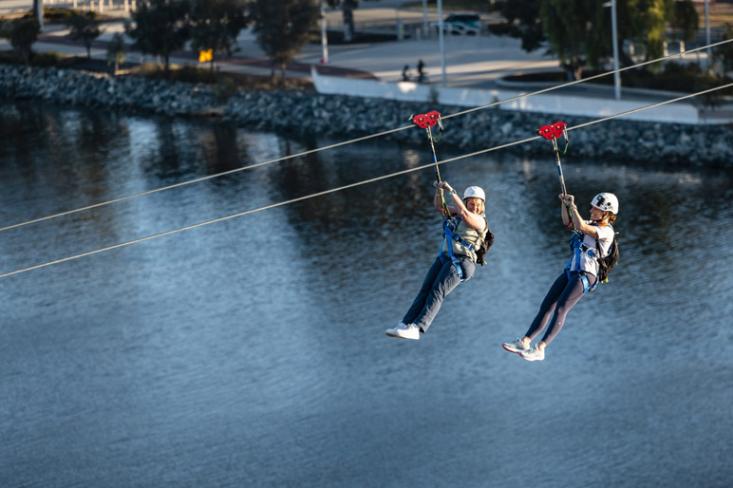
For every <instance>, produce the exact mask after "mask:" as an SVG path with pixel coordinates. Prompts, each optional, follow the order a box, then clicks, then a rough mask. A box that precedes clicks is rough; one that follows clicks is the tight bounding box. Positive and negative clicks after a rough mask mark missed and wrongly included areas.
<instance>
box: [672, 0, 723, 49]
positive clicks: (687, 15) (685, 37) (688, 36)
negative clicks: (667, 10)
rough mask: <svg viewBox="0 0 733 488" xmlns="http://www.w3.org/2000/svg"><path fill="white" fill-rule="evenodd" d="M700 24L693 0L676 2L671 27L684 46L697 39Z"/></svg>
mask: <svg viewBox="0 0 733 488" xmlns="http://www.w3.org/2000/svg"><path fill="white" fill-rule="evenodd" d="M699 24H700V16H699V15H698V14H697V9H695V4H693V3H692V0H679V1H676V2H674V5H673V9H672V20H671V22H670V25H671V27H672V28H673V29H675V30H676V31H677V32H678V33H679V36H680V41H681V43H682V46H684V43H685V42H690V41H692V40H693V39H694V38H695V35H696V34H697V29H698V25H699ZM726 39H727V38H726Z"/></svg>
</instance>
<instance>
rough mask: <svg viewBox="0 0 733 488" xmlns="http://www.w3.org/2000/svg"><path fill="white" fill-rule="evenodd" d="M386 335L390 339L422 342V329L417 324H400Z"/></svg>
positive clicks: (387, 331) (386, 331) (388, 330)
mask: <svg viewBox="0 0 733 488" xmlns="http://www.w3.org/2000/svg"><path fill="white" fill-rule="evenodd" d="M384 333H385V334H387V335H388V336H390V337H399V338H400V339H412V340H414V341H419V340H420V328H419V327H418V326H417V325H415V324H405V323H403V322H400V323H399V324H397V326H396V327H394V328H393V329H387V330H385V331H384Z"/></svg>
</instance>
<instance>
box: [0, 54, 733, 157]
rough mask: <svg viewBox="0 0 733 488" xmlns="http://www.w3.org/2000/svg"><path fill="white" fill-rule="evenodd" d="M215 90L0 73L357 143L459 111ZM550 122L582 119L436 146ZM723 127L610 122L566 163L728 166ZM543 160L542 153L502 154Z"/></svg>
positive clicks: (461, 121) (488, 126) (25, 85)
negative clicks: (418, 118) (413, 117)
mask: <svg viewBox="0 0 733 488" xmlns="http://www.w3.org/2000/svg"><path fill="white" fill-rule="evenodd" d="M218 92H219V90H218V88H217V87H216V86H212V85H202V84H197V85H194V84H188V83H179V82H167V81H161V80H152V79H146V78H142V77H134V76H125V77H118V78H114V77H111V76H108V75H105V74H99V73H91V72H84V71H76V70H62V69H57V68H35V67H19V66H15V65H0V99H10V100H12V99H28V98H31V99H43V100H48V101H51V102H53V103H58V104H64V105H74V106H86V107H93V108H109V109H112V110H125V111H136V112H139V111H142V112H146V113H154V114H160V115H167V116H187V117H190V116H194V117H200V116H212V115H213V116H217V117H222V118H223V119H225V120H229V121H232V122H234V123H236V124H237V125H240V126H242V127H246V128H250V129H257V130H267V131H276V132H285V133H290V134H299V135H328V136H338V137H339V138H343V139H346V138H350V137H357V136H362V135H367V134H372V133H376V132H381V131H385V130H389V129H392V128H396V127H400V126H403V125H405V124H407V123H408V120H407V119H408V117H409V116H410V114H412V113H418V112H425V111H427V110H431V109H436V110H439V111H441V112H442V113H443V114H451V113H455V112H458V111H461V110H463V109H462V108H460V107H451V106H442V105H435V106H426V105H425V104H422V103H409V102H397V101H392V100H381V99H371V98H358V97H345V96H333V95H319V94H317V93H313V92H306V91H271V92H270V91H268V92H265V91H242V90H239V91H237V92H236V93H235V94H233V95H232V96H229V97H226V98H225V97H224V96H223V95H221V94H220V93H218ZM557 119H562V120H565V121H566V122H567V123H568V124H569V125H570V126H573V125H576V124H580V123H583V122H587V121H588V120H590V119H586V118H580V117H568V116H559V115H558V116H555V117H553V116H549V115H547V114H531V113H525V112H513V111H507V110H499V109H487V110H479V111H476V112H473V113H471V114H467V115H465V116H461V117H455V118H451V119H448V120H446V121H445V126H446V130H445V132H444V133H443V136H442V139H443V140H442V144H443V145H450V146H453V147H455V148H459V149H462V150H466V151H475V150H480V149H484V148H487V147H491V146H495V145H500V144H506V143H508V142H511V141H514V140H519V139H524V138H526V137H530V136H532V135H533V134H535V131H536V129H537V127H538V126H539V125H542V124H543V123H547V122H552V121H554V120H557ZM731 135H732V131H731V128H730V126H728V125H710V126H702V125H701V126H694V125H682V124H661V123H653V122H637V121H628V120H624V121H621V120H612V121H608V122H605V123H603V124H598V125H596V126H591V127H588V128H584V129H581V130H577V131H573V132H572V134H571V139H572V141H573V144H572V148H573V149H572V154H573V156H574V157H575V156H577V157H584V158H610V159H615V160H628V161H640V162H645V161H646V162H648V161H655V162H659V163H662V164H680V165H689V164H693V165H712V166H731V165H733V142H731ZM387 137H389V138H391V139H392V140H399V141H407V142H413V143H418V144H419V143H422V142H424V134H422V131H419V130H403V131H399V132H395V133H392V134H389V135H388V136H387ZM507 150H508V151H513V152H515V153H517V152H519V153H523V154H547V143H546V142H544V141H541V142H532V143H528V144H523V145H520V146H515V147H512V148H509V149H507Z"/></svg>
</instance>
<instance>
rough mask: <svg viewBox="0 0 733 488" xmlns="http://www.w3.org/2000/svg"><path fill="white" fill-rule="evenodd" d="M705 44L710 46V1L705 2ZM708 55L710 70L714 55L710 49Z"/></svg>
mask: <svg viewBox="0 0 733 488" xmlns="http://www.w3.org/2000/svg"><path fill="white" fill-rule="evenodd" d="M705 44H707V45H710V2H709V1H708V0H705ZM707 53H708V68H710V64H711V63H712V62H713V53H712V50H711V49H710V48H709V47H708V48H707Z"/></svg>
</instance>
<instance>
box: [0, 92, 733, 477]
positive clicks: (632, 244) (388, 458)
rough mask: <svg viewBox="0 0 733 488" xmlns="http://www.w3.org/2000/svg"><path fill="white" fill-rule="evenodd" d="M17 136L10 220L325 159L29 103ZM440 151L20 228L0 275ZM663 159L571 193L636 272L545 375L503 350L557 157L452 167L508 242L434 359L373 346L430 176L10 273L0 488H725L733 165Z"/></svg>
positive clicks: (553, 210)
mask: <svg viewBox="0 0 733 488" xmlns="http://www.w3.org/2000/svg"><path fill="white" fill-rule="evenodd" d="M518 136H524V135H523V134H522V135H518ZM0 137H1V140H2V143H0V182H1V185H2V192H0V224H1V225H3V226H4V225H9V224H12V223H16V222H21V221H24V220H27V219H31V218H35V217H39V216H43V215H47V214H50V213H54V212H57V211H62V210H68V209H72V208H76V207H79V206H83V205H87V204H90V203H95V202H98V201H102V200H106V199H110V198H115V197H118V196H124V195H128V194H131V193H135V192H139V191H143V190H146V189H150V188H156V187H159V186H162V185H165V184H171V183H175V182H179V181H183V180H187V179H191V178H194V177H197V176H204V175H207V174H213V173H217V172H220V171H224V170H227V169H232V168H236V167H238V166H240V165H242V164H244V163H245V162H253V161H262V160H266V159H269V158H273V157H278V156H281V155H284V154H287V153H292V152H296V151H300V150H303V149H306V148H311V147H315V146H316V145H319V144H323V143H326V142H329V141H325V140H313V141H303V140H295V139H288V138H287V137H283V136H280V135H275V134H269V133H252V132H248V131H245V130H241V129H237V128H235V127H232V126H229V125H226V124H216V123H204V122H191V121H181V120H169V119H156V118H150V117H139V116H122V115H114V114H106V113H101V112H83V111H77V110H68V109H54V108H49V107H43V106H42V105H40V104H28V103H17V104H0ZM446 137H450V133H449V132H448V134H447V135H446ZM443 155H444V156H450V155H452V154H451V153H449V152H443ZM428 158H429V155H428V153H427V152H426V151H425V150H424V149H423V148H414V147H405V146H400V145H398V144H396V143H389V142H383V141H382V142H372V143H368V144H360V145H353V146H347V147H344V148H341V149H337V150H332V151H329V152H324V153H319V154H317V155H312V156H309V157H305V158H300V159H296V160H293V161H289V162H284V163H280V164H277V165H271V166H267V167H264V168H259V169H255V170H252V171H245V172H241V173H237V174H234V175H231V176H227V177H223V178H217V179H214V180H210V181H208V182H205V183H200V184H197V185H192V186H189V187H185V188H180V189H177V190H173V191H169V192H164V193H158V194H155V195H151V196H149V197H146V198H141V199H137V200H134V201H130V202H123V203H119V204H116V205H112V206H109V207H105V208H103V209H97V210H94V211H89V212H85V213H82V214H77V215H74V216H68V217H65V218H60V219H58V220H54V221H48V222H43V223H38V224H35V225H30V226H27V227H23V228H21V229H17V230H11V231H7V232H4V233H2V234H0V266H1V269H0V271H2V272H6V271H11V270H14V269H19V268H23V267H26V266H31V265H34V264H37V263H42V262H46V261H50V260H53V259H58V258H61V257H64V256H68V255H72V254H77V253H81V252H85V251H89V250H92V249H96V248H100V247H104V246H108V245H112V244H116V243H119V242H123V241H127V240H131V239H135V238H138V237H142V236H145V235H149V234H153V233H156V232H161V231H165V230H169V229H174V228H177V227H182V226H186V225H190V224H194V223H196V222H200V221H204V220H207V219H211V218H215V217H220V216H224V215H229V214H234V213H237V212H240V211H243V210H247V209H251V208H256V207H259V206H263V205H267V204H270V203H274V202H279V201H283V200H286V199H290V198H295V197H298V196H301V195H305V194H308V193H312V192H316V191H320V190H324V189H328V188H332V187H336V186H339V185H344V184H348V183H351V182H354V181H358V180H362V179H366V178H370V177H374V176H378V175H381V174H385V173H388V172H392V171H397V170H400V169H404V168H407V167H414V166H415V165H418V164H421V163H423V162H427V161H428V160H429V159H428ZM662 163H663V161H659V162H649V164H648V165H633V166H627V165H624V164H623V163H622V162H606V161H575V160H572V158H569V160H568V161H567V163H566V165H565V171H566V178H567V183H568V186H569V188H570V190H571V191H573V192H575V193H576V195H577V196H578V199H579V200H580V201H582V202H585V201H587V200H589V199H590V197H591V196H592V195H593V194H595V193H596V192H598V191H601V190H607V191H614V192H616V193H617V194H618V195H619V197H620V199H621V209H622V210H621V216H620V219H619V222H618V225H617V230H618V231H619V232H621V238H620V239H621V244H622V261H621V263H620V265H619V267H618V268H617V270H616V271H614V273H613V275H612V279H611V283H610V284H609V285H608V286H605V287H603V288H602V289H601V290H600V291H598V292H596V293H594V294H593V295H592V296H591V297H586V298H585V299H584V300H583V301H582V302H581V303H580V304H579V305H578V306H577V307H576V308H575V309H574V310H573V311H572V312H571V314H570V316H569V318H568V321H567V323H566V327H565V329H564V330H563V332H562V333H561V334H560V335H559V336H558V338H557V340H556V341H555V342H554V343H553V345H552V347H551V349H549V350H548V351H549V352H548V357H547V360H546V361H544V362H542V363H527V362H524V361H521V360H520V359H518V358H517V357H516V356H514V355H510V354H507V353H505V352H503V351H502V350H501V349H500V347H499V343H500V342H501V341H504V340H508V339H513V338H514V337H516V336H518V335H521V334H522V333H523V332H524V331H525V330H526V328H527V326H528V324H529V322H530V321H531V319H532V317H533V315H534V313H535V311H536V308H537V306H538V305H539V303H540V301H541V299H542V297H543V296H544V293H545V291H546V289H547V287H549V285H550V283H551V282H552V280H553V279H554V277H555V276H556V275H557V274H558V273H559V272H560V270H561V267H562V263H563V261H564V259H565V257H566V255H567V254H568V249H567V245H566V237H567V236H566V234H565V232H564V231H563V229H562V228H561V226H560V224H559V210H558V206H557V196H556V195H557V193H558V183H557V178H556V175H555V168H554V163H553V161H552V159H551V154H550V153H549V151H548V158H547V159H538V160H531V159H523V158H520V157H515V156H511V155H506V154H496V155H494V156H491V157H485V158H473V159H470V160H465V161H463V162H456V163H452V164H450V165H448V166H446V167H444V169H443V172H444V175H445V177H446V178H447V179H448V180H449V181H450V182H451V183H453V184H454V186H457V187H463V186H465V185H468V184H479V185H482V186H484V187H485V188H486V189H487V193H488V195H489V203H488V217H489V222H490V224H491V226H492V229H493V231H494V232H495V234H496V238H497V240H496V245H495V247H494V248H493V249H492V251H491V254H490V258H491V259H490V263H489V264H488V265H487V266H485V267H484V268H482V269H480V270H479V271H478V273H477V276H476V277H475V278H474V280H472V281H470V282H468V283H467V284H465V285H462V286H461V287H460V288H459V289H458V290H457V291H456V292H455V294H453V295H451V296H450V297H449V299H448V301H447V302H446V305H445V306H444V308H443V310H442V311H441V313H440V315H439V316H438V318H437V320H436V322H435V323H434V326H433V327H432V328H431V329H430V333H429V334H427V335H426V336H425V337H424V338H423V340H421V341H420V342H419V343H415V342H409V341H404V342H403V341H395V340H391V339H388V338H386V337H385V336H384V335H383V330H384V329H385V328H386V327H388V326H391V325H392V324H394V323H395V322H396V321H397V320H399V319H400V318H401V316H402V314H403V313H404V312H405V310H406V308H407V307H408V306H409V304H410V302H411V300H412V298H413V296H414V293H415V292H416V291H417V288H418V287H419V285H420V283H421V281H422V277H423V273H424V272H425V271H426V270H427V268H428V266H429V264H430V263H431V261H432V259H433V256H434V253H435V252H436V250H437V245H438V239H439V231H440V220H439V217H438V216H437V215H436V214H435V213H434V211H433V210H432V209H431V198H432V191H431V190H432V187H431V180H432V177H433V176H432V173H431V172H430V171H422V172H416V173H412V174H410V175H408V176H402V177H398V178H393V179H390V180H386V181H382V182H379V183H374V184H370V185H365V186H361V187H358V188H354V189H350V190H346V191H342V192H339V193H335V194H331V195H328V196H323V197H319V198H315V199H311V200H307V201H303V202H300V203H295V204H292V205H289V206H285V207H281V208H275V209H271V210H267V211H264V212H261V213H257V214H254V215H251V216H247V217H243V218H240V219H235V220H230V221H227V222H224V223H219V224H215V225H210V226H206V227H202V228H198V229H195V230H191V231H189V232H185V233H181V234H177V235H174V236H170V237H166V238H162V239H158V240H154V241H150V242H146V243H141V244H138V245H135V246H132V247H128V248H124V249H119V250H115V251H112V252H108V253H104V254H100V255H96V256H91V257H87V258H83V259H80V260H77V261H72V262H67V263H63V264H59V265H56V266H52V267H48V268H45V269H41V270H37V271H32V272H28V273H25V274H22V275H18V276H14V277H11V278H6V279H4V280H2V282H0V293H1V295H0V296H1V298H2V312H3V313H2V320H0V439H2V442H0V486H2V487H31V486H33V487H36V486H37V487H72V486H84V487H86V486H104V487H128V486H136V487H137V486H145V487H160V486H175V487H180V486H191V487H219V486H231V487H241V486H298V487H300V486H313V487H324V486H334V487H335V486H359V487H362V486H374V487H386V486H390V487H405V486H447V487H454V486H455V487H473V486H481V487H483V486H491V487H499V486H502V487H503V486H507V487H515V486H525V485H534V486H542V487H586V486H629V487H639V486H664V487H669V486H681V487H682V486H684V487H687V486H706V487H707V486H719V487H728V486H731V485H733V463H731V462H730V453H731V445H732V444H731V439H732V438H733V415H731V414H732V413H733V407H731V405H733V327H732V325H731V322H733V321H731V315H733V305H732V302H731V299H730V298H731V296H733V277H732V276H731V274H730V271H731V258H733V251H731V249H732V248H731V245H730V242H731V241H732V240H733V230H732V229H733V206H731V203H730V202H731V199H733V185H732V184H731V183H732V182H733V172H731V171H723V170H701V169H699V168H692V167H689V168H688V167H674V168H664V166H663V164H662ZM581 208H583V207H582V206H581Z"/></svg>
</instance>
